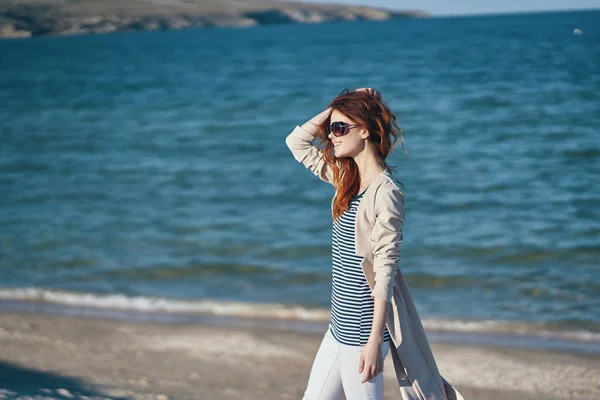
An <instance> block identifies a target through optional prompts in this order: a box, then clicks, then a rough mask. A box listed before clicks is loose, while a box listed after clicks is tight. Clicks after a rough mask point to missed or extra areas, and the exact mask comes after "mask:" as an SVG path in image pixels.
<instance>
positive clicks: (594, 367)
mask: <svg viewBox="0 0 600 400" xmlns="http://www.w3.org/2000/svg"><path fill="white" fill-rule="evenodd" d="M322 335H323V332H294V331H289V330H281V329H274V328H272V327H264V326H251V327H250V326H247V327H232V326H212V325H207V324H179V325H173V324H161V323H156V322H142V321H126V320H115V319H110V318H100V317H93V318H90V317H82V316H68V315H57V314H46V313H39V312H33V311H32V312H27V313H23V312H11V311H0V348H2V349H3V351H2V352H0V372H1V373H0V388H1V389H2V390H4V393H3V392H2V391H1V390H0V394H2V393H3V394H4V395H5V397H9V398H12V396H15V397H19V398H39V397H40V396H43V397H44V398H62V399H64V398H65V397H69V395H70V396H73V397H79V396H81V395H86V396H88V397H92V398H107V397H110V398H115V397H117V398H129V399H142V398H143V399H148V398H152V399H157V400H158V399H161V400H165V399H168V398H173V397H194V398H202V399H205V400H213V399H214V400H216V399H239V398H243V399H264V398H269V399H271V398H282V399H299V398H301V397H302V394H303V390H304V385H305V384H306V380H307V378H308V374H309V372H310V367H311V365H312V360H313V359H314V355H315V354H316V351H317V349H318V346H319V344H320V341H321V339H322ZM431 345H432V349H433V351H434V354H435V357H436V361H437V362H438V366H439V368H440V372H441V373H442V375H443V376H444V377H445V378H446V379H447V380H448V381H449V382H451V383H452V384H453V385H454V386H455V387H456V388H457V389H458V390H459V391H460V392H461V393H462V394H463V396H464V397H465V398H471V399H481V400H485V399H489V400H500V399H516V398H518V399H546V400H556V399H574V398H576V399H593V398H598V396H600V387H598V385H597V384H596V383H595V382H597V381H598V380H599V379H600V356H598V355H592V354H588V355H584V354H569V353H565V352H552V351H548V350H523V349H512V348H502V347H488V346H481V345H465V344H460V345H459V344H443V343H437V342H435V341H431ZM383 373H384V381H385V391H386V394H385V398H386V399H393V398H397V395H398V393H399V392H398V389H397V387H396V386H395V377H394V369H393V362H392V359H391V357H386V360H385V366H384V372H383ZM507 388H510V390H508V389H507ZM65 393H67V395H65Z"/></svg>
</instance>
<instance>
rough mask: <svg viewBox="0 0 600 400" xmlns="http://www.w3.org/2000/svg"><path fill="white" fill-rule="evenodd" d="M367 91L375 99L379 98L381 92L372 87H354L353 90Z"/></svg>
mask: <svg viewBox="0 0 600 400" xmlns="http://www.w3.org/2000/svg"><path fill="white" fill-rule="evenodd" d="M363 91H364V92H367V93H369V94H370V95H371V96H373V97H375V98H376V99H377V100H381V93H379V91H377V90H375V89H373V88H359V89H356V90H355V92H363Z"/></svg>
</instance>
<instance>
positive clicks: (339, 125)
mask: <svg viewBox="0 0 600 400" xmlns="http://www.w3.org/2000/svg"><path fill="white" fill-rule="evenodd" d="M358 125H359V124H347V123H345V122H342V121H335V122H332V123H331V126H330V127H329V132H331V133H333V135H334V136H336V137H339V136H344V135H347V134H348V132H350V129H352V128H354V127H355V126H358Z"/></svg>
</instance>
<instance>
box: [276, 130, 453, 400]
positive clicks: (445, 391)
mask: <svg viewBox="0 0 600 400" xmlns="http://www.w3.org/2000/svg"><path fill="white" fill-rule="evenodd" d="M314 138H315V137H314V136H313V135H312V134H311V133H309V132H308V131H306V130H305V129H302V127H300V126H296V128H295V129H294V130H293V131H292V132H291V133H290V134H289V135H288V136H287V137H286V140H285V142H286V144H287V146H288V147H289V149H290V150H291V152H292V154H293V155H294V158H295V159H296V160H297V161H298V162H301V163H303V164H304V166H305V167H306V168H308V169H309V170H311V171H312V172H313V173H314V174H315V175H316V176H318V177H319V178H321V180H322V181H324V182H327V183H330V184H332V185H333V169H332V168H331V166H329V165H328V164H327V163H326V162H325V160H324V159H323V154H322V151H321V150H320V149H319V148H318V147H317V146H315V145H313V144H312V141H313V140H314ZM334 200H335V195H334V197H333V199H332V200H331V209H332V211H333V205H334ZM404 219H405V215H404V193H403V191H402V190H401V189H400V188H399V186H398V185H397V184H396V181H395V179H394V177H393V175H392V173H391V172H390V171H389V170H387V169H386V170H385V171H383V172H382V173H381V174H379V175H378V176H377V177H376V178H375V179H374V180H373V181H372V182H371V184H370V185H369V186H368V187H367V189H366V191H365V192H364V195H363V198H362V200H361V202H360V204H359V206H358V209H357V212H356V226H355V234H356V255H359V256H363V257H364V258H363V261H362V262H361V264H360V265H361V267H362V270H363V272H364V274H365V277H366V278H367V281H368V283H369V287H370V288H371V295H372V296H373V297H379V298H382V299H385V300H386V301H387V302H391V303H392V304H391V305H392V306H391V307H388V312H387V315H386V323H385V324H386V326H387V329H388V331H389V333H390V337H391V339H392V342H393V344H394V345H393V346H390V353H392V358H393V361H394V370H395V372H396V378H397V380H398V385H399V387H400V393H401V395H402V400H464V399H463V397H462V395H461V394H460V393H459V392H458V391H457V390H456V389H455V388H454V387H452V385H450V383H448V382H447V381H446V380H445V379H444V378H443V377H442V376H441V375H440V373H439V371H438V367H437V365H436V362H435V359H434V357H433V353H432V351H431V348H430V346H429V341H428V340H427V336H426V335H425V330H424V329H423V325H422V323H421V319H420V318H419V315H418V313H417V309H416V307H415V304H414V302H413V299H412V296H411V294H410V290H409V288H408V285H407V283H406V280H405V279H404V276H403V274H402V271H401V270H400V268H399V263H400V244H401V243H402V239H403V237H402V224H403V223H404Z"/></svg>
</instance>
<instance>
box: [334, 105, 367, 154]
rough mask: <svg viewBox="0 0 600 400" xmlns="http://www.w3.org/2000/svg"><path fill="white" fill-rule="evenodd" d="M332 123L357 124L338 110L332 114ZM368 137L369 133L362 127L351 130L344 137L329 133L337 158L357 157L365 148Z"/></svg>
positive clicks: (354, 127)
mask: <svg viewBox="0 0 600 400" xmlns="http://www.w3.org/2000/svg"><path fill="white" fill-rule="evenodd" d="M330 120H331V122H330V124H331V123H334V122H344V123H345V124H346V125H355V124H356V122H354V121H352V120H350V118H348V117H346V116H345V115H344V114H342V113H341V112H339V111H338V110H333V111H332V112H331V118H330ZM367 137H368V133H367V131H365V130H364V129H363V128H362V127H360V126H353V127H351V128H350V131H349V132H348V134H346V135H344V136H339V137H338V136H335V135H334V134H333V133H331V132H330V133H329V139H330V140H331V142H332V143H333V146H334V147H333V151H334V155H335V157H336V158H342V157H355V156H356V155H357V154H359V153H360V152H361V151H362V150H363V149H364V148H365V142H366V141H365V140H364V139H366V138H367Z"/></svg>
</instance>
